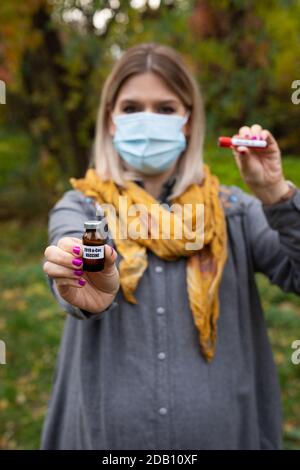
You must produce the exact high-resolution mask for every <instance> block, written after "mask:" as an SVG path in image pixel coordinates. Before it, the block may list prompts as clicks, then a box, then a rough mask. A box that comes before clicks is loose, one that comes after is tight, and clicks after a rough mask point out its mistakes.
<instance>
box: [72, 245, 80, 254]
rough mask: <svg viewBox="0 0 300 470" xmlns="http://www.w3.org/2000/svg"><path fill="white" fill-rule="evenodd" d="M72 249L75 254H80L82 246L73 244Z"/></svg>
mask: <svg viewBox="0 0 300 470" xmlns="http://www.w3.org/2000/svg"><path fill="white" fill-rule="evenodd" d="M72 251H73V253H74V254H75V255H79V254H80V246H73V250H72Z"/></svg>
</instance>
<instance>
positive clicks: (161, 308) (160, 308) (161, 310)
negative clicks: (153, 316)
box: [156, 307, 165, 315]
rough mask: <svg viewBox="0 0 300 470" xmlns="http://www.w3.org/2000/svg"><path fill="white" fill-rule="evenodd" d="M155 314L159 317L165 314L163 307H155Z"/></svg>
mask: <svg viewBox="0 0 300 470" xmlns="http://www.w3.org/2000/svg"><path fill="white" fill-rule="evenodd" d="M156 312H157V313H158V314H159V315H161V314H162V313H165V309H164V307H157V309H156Z"/></svg>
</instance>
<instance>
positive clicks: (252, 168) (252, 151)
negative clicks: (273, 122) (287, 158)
mask: <svg viewBox="0 0 300 470" xmlns="http://www.w3.org/2000/svg"><path fill="white" fill-rule="evenodd" d="M235 137H241V138H246V139H252V138H254V137H255V138H256V139H262V140H266V141H267V143H268V146H267V147H266V148H256V147H244V146H239V147H232V151H233V154H234V157H235V160H236V163H237V166H238V168H239V170H240V173H241V176H242V178H243V180H244V181H245V183H246V184H247V186H248V187H249V188H250V189H251V191H252V192H253V193H254V194H255V196H257V197H258V198H259V199H260V200H261V201H262V202H263V203H264V204H272V203H274V202H276V201H277V200H279V199H280V198H281V196H283V195H284V194H285V193H286V192H287V191H288V190H289V186H288V184H287V182H286V180H285V178H284V175H283V170H282V160H281V152H280V148H279V146H278V144H277V142H276V140H275V138H274V137H273V135H272V134H271V132H270V131H268V130H267V129H263V128H262V127H261V126H260V125H259V124H254V125H253V126H251V127H248V126H243V127H241V128H240V129H239V133H238V135H235Z"/></svg>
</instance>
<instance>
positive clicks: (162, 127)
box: [112, 111, 189, 175]
mask: <svg viewBox="0 0 300 470" xmlns="http://www.w3.org/2000/svg"><path fill="white" fill-rule="evenodd" d="M188 117H189V113H186V115H185V116H179V115H178V114H176V115H166V114H159V113H151V112H147V111H145V112H138V113H130V114H121V115H118V116H113V117H112V119H113V122H114V124H115V125H116V132H115V135H114V138H113V144H114V147H115V149H116V151H117V152H118V154H119V155H120V156H121V158H122V159H123V160H124V161H125V162H127V163H128V164H129V165H131V166H132V167H133V168H135V169H137V170H139V171H141V172H142V173H145V174H149V175H151V174H156V173H161V172H163V171H164V170H167V169H168V168H169V167H170V166H171V165H172V164H173V163H174V161H175V160H177V158H178V157H179V156H180V154H181V153H182V151H183V150H185V148H186V138H185V135H184V134H183V132H182V127H183V125H184V124H185V123H186V122H187V120H188Z"/></svg>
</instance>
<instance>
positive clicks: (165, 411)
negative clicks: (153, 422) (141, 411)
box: [158, 408, 168, 415]
mask: <svg viewBox="0 0 300 470" xmlns="http://www.w3.org/2000/svg"><path fill="white" fill-rule="evenodd" d="M158 412H159V414H160V415H165V414H167V412H168V410H167V408H159V410H158Z"/></svg>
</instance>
